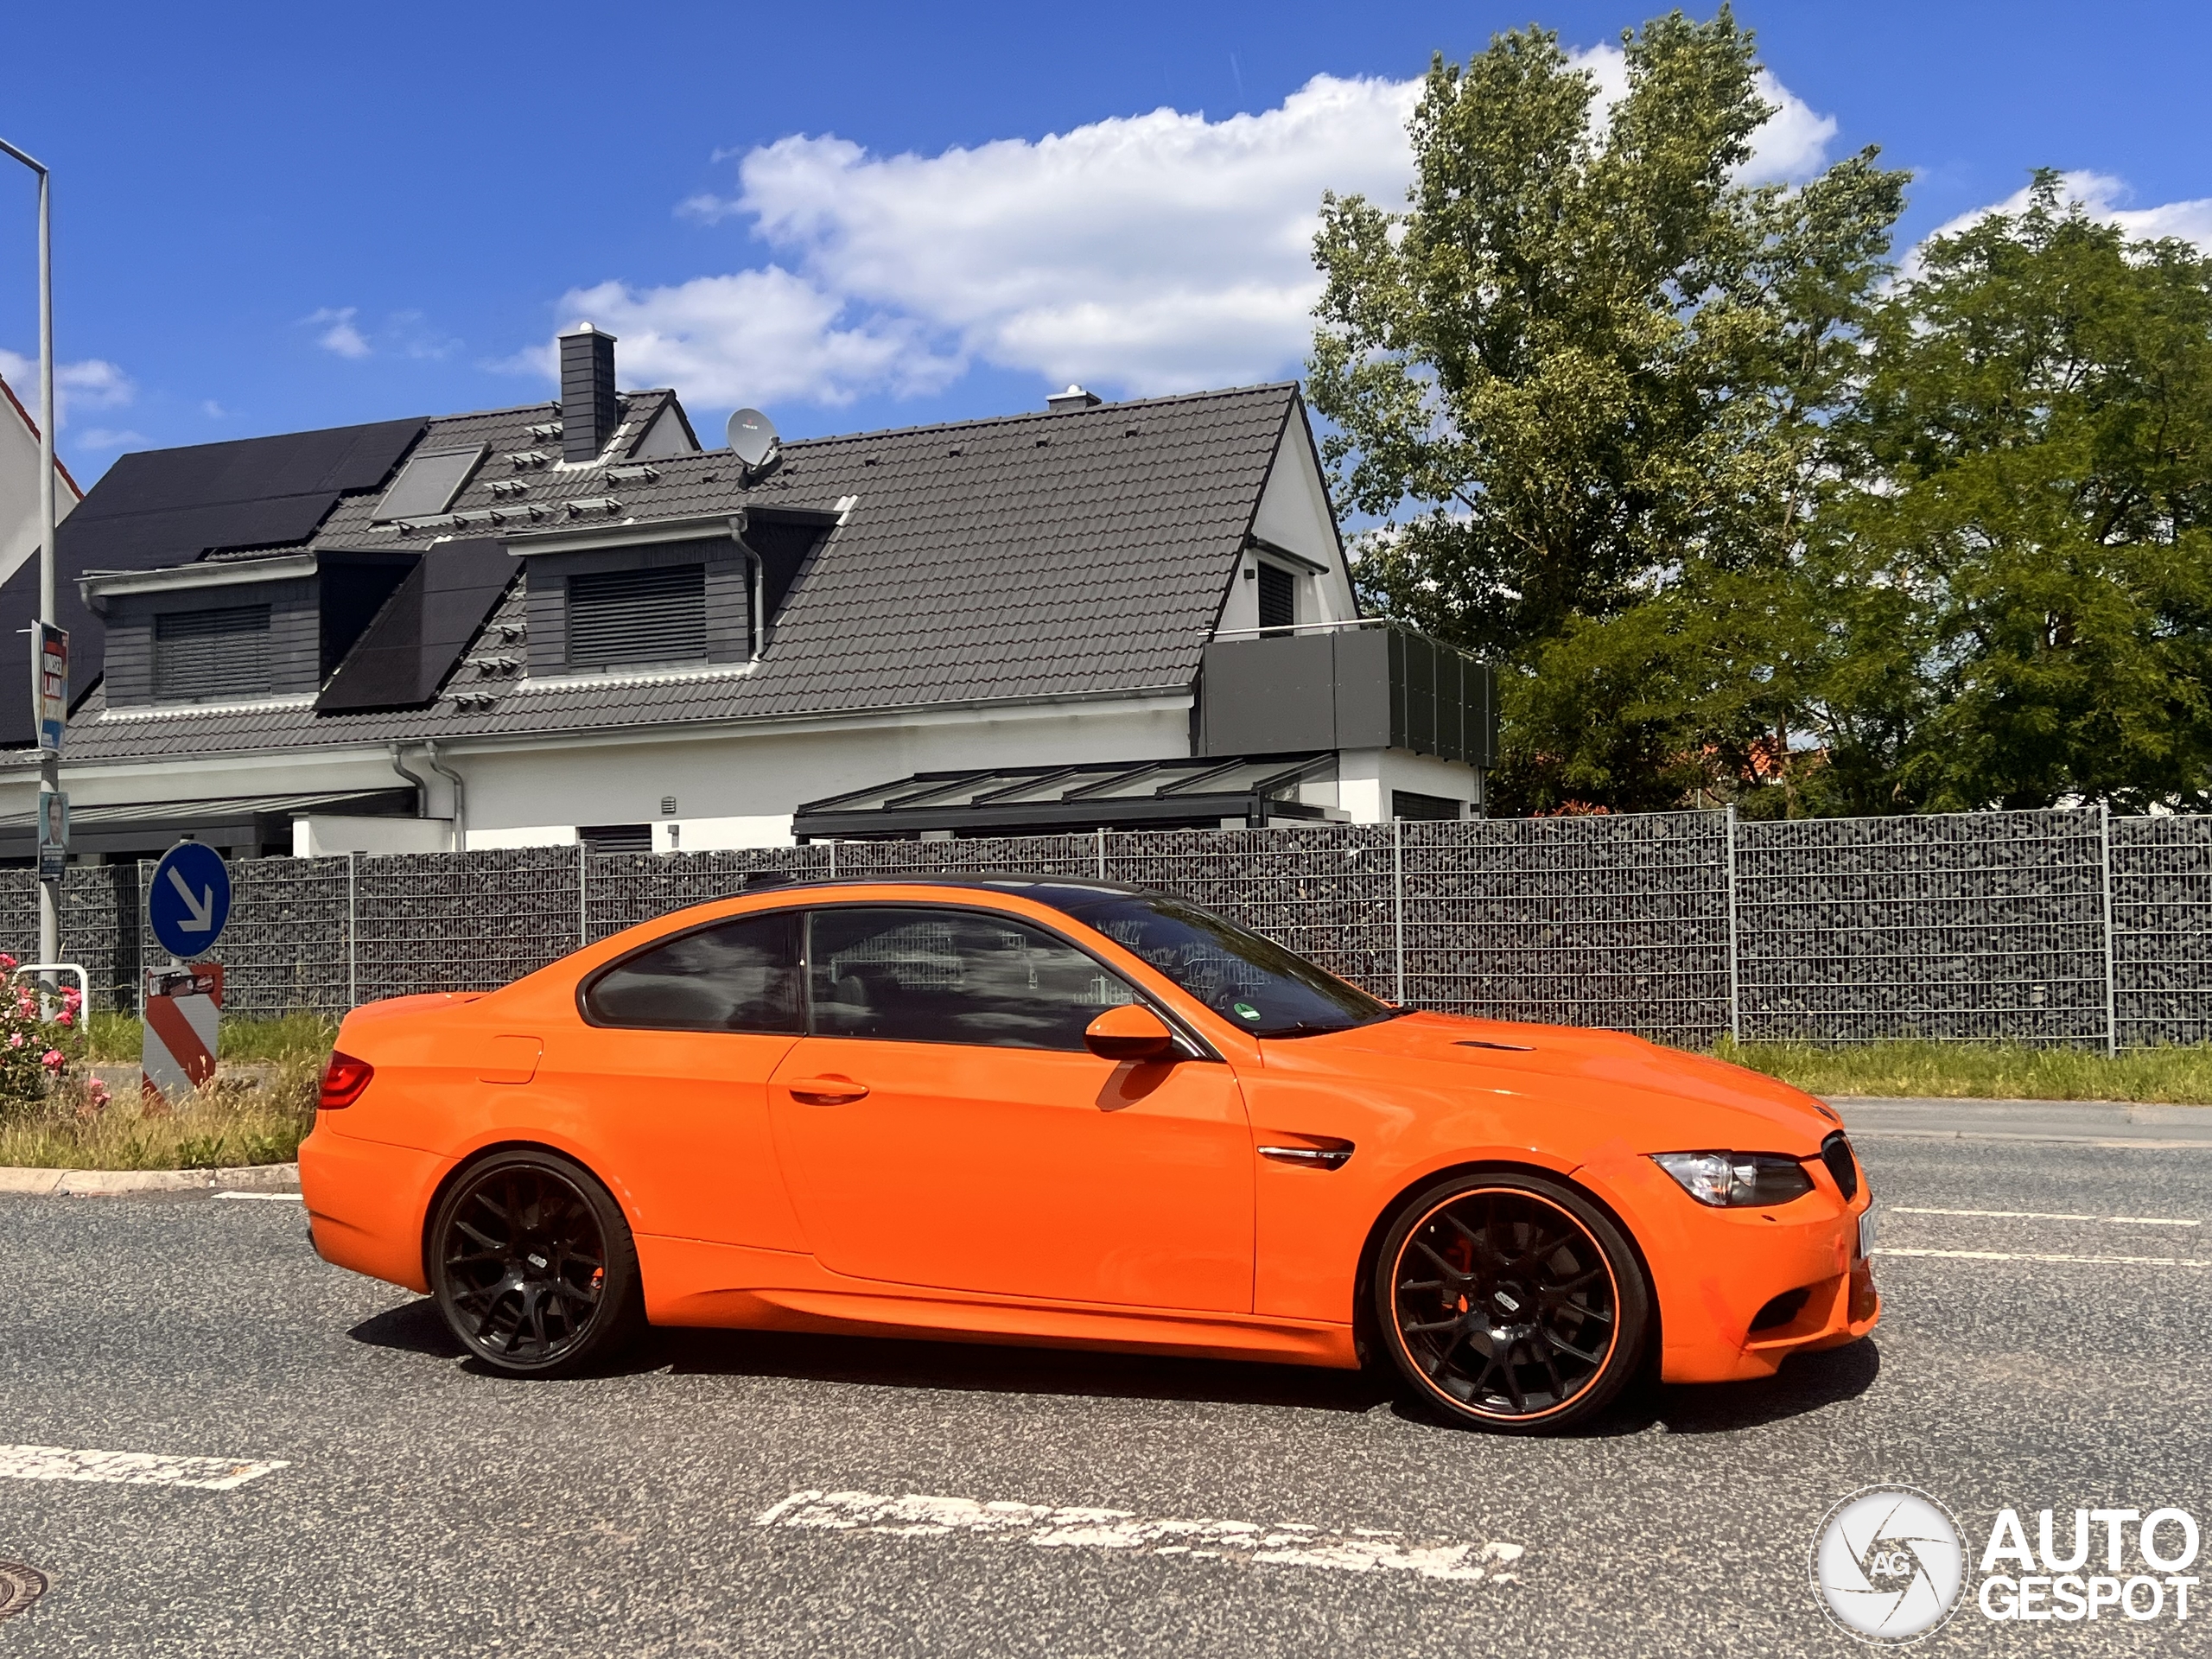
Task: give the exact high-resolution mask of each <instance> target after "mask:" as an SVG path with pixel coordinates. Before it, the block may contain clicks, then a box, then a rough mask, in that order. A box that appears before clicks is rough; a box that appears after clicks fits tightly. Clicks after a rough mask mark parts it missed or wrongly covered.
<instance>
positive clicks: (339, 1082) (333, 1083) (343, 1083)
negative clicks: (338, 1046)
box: [315, 1052, 377, 1112]
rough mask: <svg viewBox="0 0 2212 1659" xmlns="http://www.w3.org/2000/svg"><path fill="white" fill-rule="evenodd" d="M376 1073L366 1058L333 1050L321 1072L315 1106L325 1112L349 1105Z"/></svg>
mask: <svg viewBox="0 0 2212 1659" xmlns="http://www.w3.org/2000/svg"><path fill="white" fill-rule="evenodd" d="M376 1074H377V1069H376V1067H374V1066H372V1065H370V1064H369V1063H368V1062H367V1061H366V1060H357V1059H355V1058H353V1056H352V1055H351V1054H340V1053H335V1052H334V1053H333V1054H332V1055H331V1057H330V1065H329V1067H328V1068H327V1070H326V1071H324V1072H323V1074H322V1093H321V1096H318V1097H317V1099H316V1101H315V1104H316V1106H318V1107H319V1108H321V1109H322V1110H324V1111H326V1112H334V1111H338V1110H340V1109H342V1108H344V1107H347V1106H351V1105H352V1104H353V1103H354V1102H355V1101H357V1100H359V1098H360V1097H361V1091H362V1090H364V1089H365V1088H367V1087H368V1086H369V1079H370V1078H371V1077H374V1076H376Z"/></svg>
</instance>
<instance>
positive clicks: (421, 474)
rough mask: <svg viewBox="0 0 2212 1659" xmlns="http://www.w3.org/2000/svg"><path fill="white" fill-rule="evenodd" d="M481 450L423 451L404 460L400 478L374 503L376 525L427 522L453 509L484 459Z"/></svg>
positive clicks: (476, 446) (480, 447)
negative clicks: (402, 520) (411, 520)
mask: <svg viewBox="0 0 2212 1659" xmlns="http://www.w3.org/2000/svg"><path fill="white" fill-rule="evenodd" d="M484 453H485V450H484V446H483V445H482V444H480V443H472V444H468V445H467V446H465V447H463V448H457V449H423V450H418V451H416V453H415V454H411V455H410V456H409V457H408V458H407V464H406V465H405V466H404V467H401V468H400V469H399V476H398V477H397V478H395V479H393V480H391V488H390V489H388V490H386V491H385V493H384V499H383V500H381V501H379V502H378V503H377V510H376V513H375V518H376V521H377V522H378V524H385V523H388V522H390V521H391V520H392V519H394V518H429V517H430V515H431V514H433V513H438V512H444V511H445V510H446V509H447V508H448V506H450V505H453V499H454V497H455V496H456V495H459V494H460V493H461V486H463V485H465V484H467V482H468V478H469V474H472V473H474V471H475V470H476V466H477V463H478V462H479V461H482V460H483V459H484Z"/></svg>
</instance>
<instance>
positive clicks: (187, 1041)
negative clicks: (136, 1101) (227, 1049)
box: [141, 962, 223, 1105]
mask: <svg viewBox="0 0 2212 1659" xmlns="http://www.w3.org/2000/svg"><path fill="white" fill-rule="evenodd" d="M222 1012H223V965H222V964H221V963H217V962H203V963H196V964H195V965H194V966H192V967H189V968H149V969H147V970H146V1045H145V1047H144V1049H143V1051H142V1056H143V1058H142V1060H141V1065H142V1066H143V1071H144V1079H143V1088H144V1090H145V1094H146V1098H147V1099H148V1100H149V1101H154V1102H158V1103H162V1104H164V1105H166V1104H168V1103H169V1102H170V1101H173V1100H176V1099H179V1098H181V1097H182V1096H185V1095H188V1094H190V1093H191V1092H192V1091H193V1090H194V1089H197V1088H198V1087H199V1086H200V1084H203V1083H205V1082H207V1080H208V1078H210V1077H213V1076H214V1075H215V1030H216V1025H217V1022H218V1021H219V1020H220V1019H221V1017H222Z"/></svg>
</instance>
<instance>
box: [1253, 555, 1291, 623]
mask: <svg viewBox="0 0 2212 1659" xmlns="http://www.w3.org/2000/svg"><path fill="white" fill-rule="evenodd" d="M1297 583H1298V578H1297V577H1295V576H1294V575H1291V574H1290V572H1289V571H1287V570H1286V569H1283V568H1282V567H1281V565H1279V564H1262V565H1261V567H1260V626H1262V627H1263V628H1287V627H1290V626H1293V625H1294V623H1296V622H1297V620H1298V586H1297Z"/></svg>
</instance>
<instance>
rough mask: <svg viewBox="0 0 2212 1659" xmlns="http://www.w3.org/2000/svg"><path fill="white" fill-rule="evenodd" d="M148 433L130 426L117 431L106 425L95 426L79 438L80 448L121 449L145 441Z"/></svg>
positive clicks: (78, 444)
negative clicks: (136, 430)
mask: <svg viewBox="0 0 2212 1659" xmlns="http://www.w3.org/2000/svg"><path fill="white" fill-rule="evenodd" d="M143 442H146V435H145V434H144V433H143V432H133V431H131V430H130V429H128V428H125V429H123V430H121V431H115V430H112V429H109V428H107V427H105V426H95V427H92V428H91V429H89V430H87V431H86V433H85V434H84V435H83V436H81V437H79V439H78V440H77V447H78V448H79V449H121V448H124V447H126V446H127V445H130V444H134V443H143Z"/></svg>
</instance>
